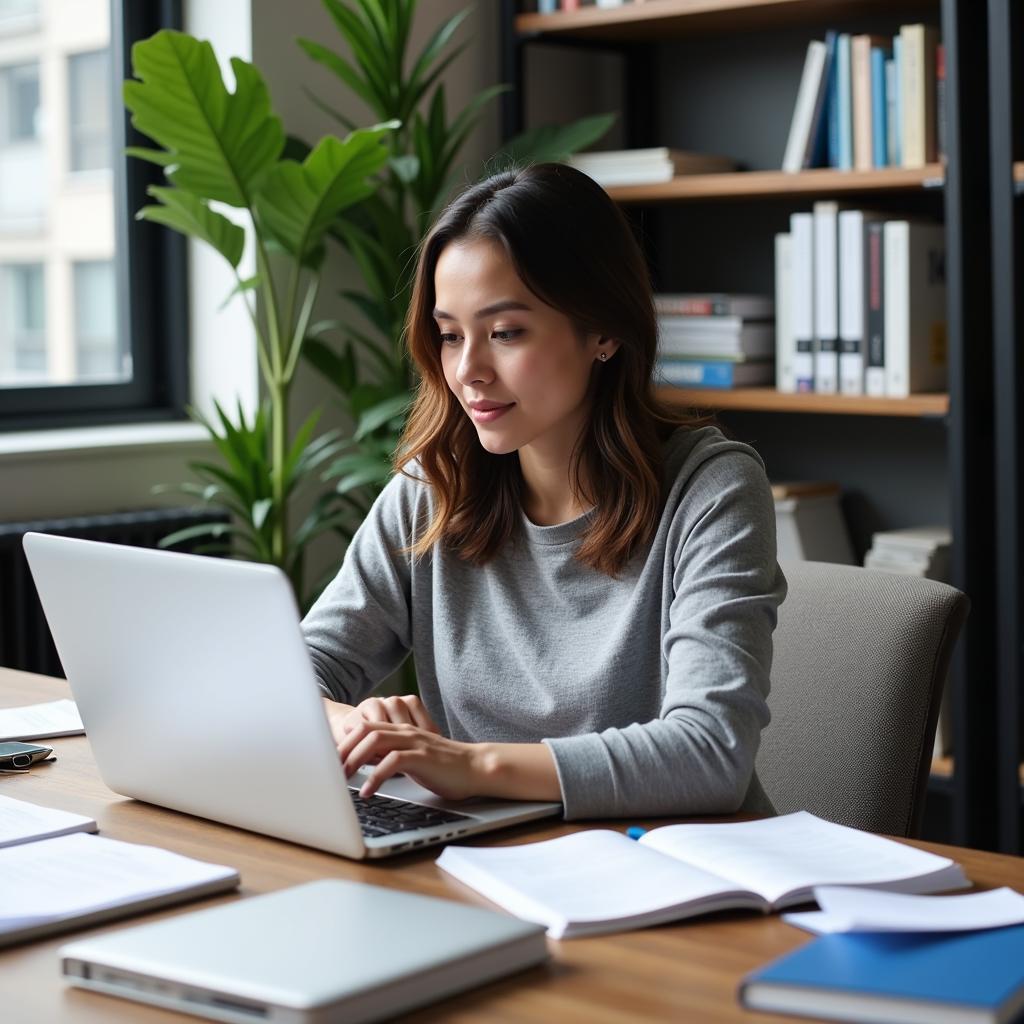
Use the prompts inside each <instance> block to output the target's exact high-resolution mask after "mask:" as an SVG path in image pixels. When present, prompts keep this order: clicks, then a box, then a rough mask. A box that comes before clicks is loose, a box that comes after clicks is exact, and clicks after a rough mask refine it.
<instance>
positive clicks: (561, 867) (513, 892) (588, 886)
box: [437, 811, 970, 939]
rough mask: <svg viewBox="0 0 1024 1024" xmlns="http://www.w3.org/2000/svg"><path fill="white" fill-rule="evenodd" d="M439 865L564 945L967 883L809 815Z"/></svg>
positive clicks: (581, 840) (514, 849)
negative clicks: (830, 893)
mask: <svg viewBox="0 0 1024 1024" xmlns="http://www.w3.org/2000/svg"><path fill="white" fill-rule="evenodd" d="M437 864H438V866H439V867H441V868H443V869H444V870H445V871H447V872H448V873H449V874H450V875H453V876H454V877H455V878H457V879H459V881H461V882H464V883H465V884H466V885H469V886H471V887H472V888H474V889H476V890H477V891H478V892H480V893H482V894H483V895H484V896H486V897H487V898H488V899H489V900H492V901H493V902H495V903H497V904H498V905H499V906H501V907H504V908H505V909H506V910H509V911H511V912H512V913H513V914H515V915H517V916H518V917H522V918H525V919H526V920H528V921H535V922H537V923H539V924H544V925H546V926H547V929H548V935H550V936H551V937H552V938H555V939H561V938H570V937H572V936H576V935H597V934H600V933H602V932H611V931H623V930H625V929H628V928H639V927H645V926H647V925H652V924H660V923H662V922H665V921H674V920H677V919H680V918H684V917H692V916H694V915H696V914H704V913H709V912H711V911H716V910H733V909H752V910H761V911H764V912H765V913H767V912H769V911H772V910H778V909H780V908H783V907H789V906H794V905H796V904H800V903H806V902H808V901H809V900H811V899H813V895H812V890H813V888H814V886H816V885H859V886H866V887H871V888H877V889H888V890H890V891H893V892H905V893H931V892H941V891H943V890H946V889H959V888H962V887H964V886H966V885H969V884H970V883H969V882H968V881H967V878H966V877H965V876H964V873H963V871H962V869H961V868H960V866H959V865H958V864H956V863H955V862H954V861H951V860H948V859H947V858H945V857H938V856H936V855H935V854H932V853H926V852H924V851H922V850H917V849H915V848H913V847H911V846H906V845H904V844H902V843H897V842H894V841H893V840H891V839H883V838H881V837H880V836H875V835H871V834H870V833H867V832H860V831H858V830H857V829H853V828H846V827H844V826H842V825H835V824H833V823H831V822H828V821H823V820H822V819H821V818H817V817H815V816H814V815H813V814H810V813H808V812H807V811H798V812H796V813H795V814H787V815H783V816H781V817H778V818H766V819H764V820H761V821H750V822H730V823H725V824H711V825H665V826H663V827H661V828H656V829H654V830H652V831H650V832H648V833H646V834H645V835H644V836H643V837H642V838H641V839H640V840H639V841H636V840H633V839H629V838H627V837H626V836H625V835H623V834H622V833H621V832H613V831H610V830H606V829H593V830H590V831H587V832H576V833H574V834H572V835H568V836H562V837H560V838H559V839H549V840H546V841H544V842H540V843H527V844H525V845H521V846H503V847H488V848H472V847H462V846H449V847H448V848H447V849H446V850H445V851H444V852H443V853H442V854H441V856H440V857H439V858H438V860H437Z"/></svg>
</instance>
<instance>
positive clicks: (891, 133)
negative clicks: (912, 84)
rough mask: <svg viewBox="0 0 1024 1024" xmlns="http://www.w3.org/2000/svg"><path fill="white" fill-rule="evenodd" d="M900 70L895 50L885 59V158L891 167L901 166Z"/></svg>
mask: <svg viewBox="0 0 1024 1024" xmlns="http://www.w3.org/2000/svg"><path fill="white" fill-rule="evenodd" d="M899 101H900V96H899V72H898V70H897V66H896V56H895V50H894V52H893V56H892V57H888V58H887V59H886V61H885V154H886V155H885V160H886V163H887V164H888V165H889V166H890V167H899V165H900V150H899V142H898V139H899V125H900V122H899V116H898V114H897V106H898V105H899Z"/></svg>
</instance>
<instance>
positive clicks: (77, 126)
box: [68, 50, 113, 171]
mask: <svg viewBox="0 0 1024 1024" xmlns="http://www.w3.org/2000/svg"><path fill="white" fill-rule="evenodd" d="M112 73H113V68H112V67H111V64H110V52H109V51H108V50H96V51H94V52H92V53H76V54H73V55H72V56H71V57H70V58H69V60H68V89H69V95H68V114H69V117H68V126H69V128H70V134H71V138H70V140H69V141H70V154H71V170H73V171H95V170H100V169H102V168H105V167H109V166H110V164H111V158H112V156H113V153H112V152H111V144H110V110H111V104H110V78H111V74H112Z"/></svg>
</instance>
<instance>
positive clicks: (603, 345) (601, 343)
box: [591, 334, 619, 363]
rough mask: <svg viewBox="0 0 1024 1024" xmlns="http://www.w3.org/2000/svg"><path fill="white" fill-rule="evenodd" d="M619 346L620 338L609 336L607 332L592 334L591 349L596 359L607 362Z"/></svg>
mask: <svg viewBox="0 0 1024 1024" xmlns="http://www.w3.org/2000/svg"><path fill="white" fill-rule="evenodd" d="M618 348H619V340H618V338H612V337H609V336H608V335H607V334H592V335H591V349H592V351H593V355H594V359H596V360H598V361H599V362H602V363H606V362H607V361H608V360H609V359H611V357H612V356H613V355H615V353H616V352H617V351H618Z"/></svg>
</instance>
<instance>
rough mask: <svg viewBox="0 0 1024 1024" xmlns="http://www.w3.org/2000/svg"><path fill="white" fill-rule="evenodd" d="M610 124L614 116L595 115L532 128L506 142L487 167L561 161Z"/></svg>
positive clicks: (602, 133) (599, 136) (609, 126)
mask: <svg viewBox="0 0 1024 1024" xmlns="http://www.w3.org/2000/svg"><path fill="white" fill-rule="evenodd" d="M614 121H615V115H614V114H595V115H594V116H593V117H585V118H582V119H581V120H579V121H574V122H573V123H572V124H566V125H552V124H548V125H541V126H540V127H539V128H532V129H530V130H529V131H525V132H523V133H522V135H517V136H516V137H515V138H514V139H510V140H509V141H508V142H507V143H506V144H505V145H504V146H502V148H501V149H500V150H498V152H497V153H495V155H494V156H493V157H492V158H491V160H490V161H488V164H489V165H491V166H493V165H495V164H496V165H499V166H500V165H502V164H503V163H507V162H514V163H524V162H528V163H547V162H557V161H559V160H564V159H565V158H566V157H567V156H570V155H571V154H572V153H576V152H578V151H579V150H581V149H583V148H584V147H585V146H589V145H590V144H591V143H592V142H596V141H597V140H598V139H599V138H601V137H602V136H603V135H604V134H605V132H607V131H608V129H609V128H611V126H612V124H613V123H614ZM488 173H490V167H489V168H488Z"/></svg>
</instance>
